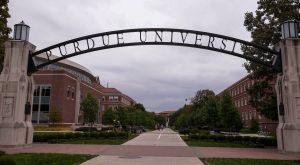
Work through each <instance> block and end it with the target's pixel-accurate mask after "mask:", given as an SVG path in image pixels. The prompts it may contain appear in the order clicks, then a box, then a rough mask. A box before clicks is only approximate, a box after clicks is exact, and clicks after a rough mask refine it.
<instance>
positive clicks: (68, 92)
mask: <svg viewBox="0 0 300 165" xmlns="http://www.w3.org/2000/svg"><path fill="white" fill-rule="evenodd" d="M70 88H71V87H68V89H67V97H70V94H71V91H70V90H71V89H70Z"/></svg>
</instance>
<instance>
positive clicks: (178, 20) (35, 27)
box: [8, 0, 257, 112]
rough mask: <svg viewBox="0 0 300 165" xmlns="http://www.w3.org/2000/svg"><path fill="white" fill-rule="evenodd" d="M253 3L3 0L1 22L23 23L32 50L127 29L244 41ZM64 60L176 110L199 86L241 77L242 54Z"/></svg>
mask: <svg viewBox="0 0 300 165" xmlns="http://www.w3.org/2000/svg"><path fill="white" fill-rule="evenodd" d="M256 8H257V4H256V1H255V0H243V1H241V0H230V1H228V0H63V1H62V0H10V2H9V9H10V14H11V18H10V19H9V20H8V25H9V26H10V27H13V25H14V24H16V23H19V22H21V21H22V20H23V21H24V22H25V23H26V24H28V25H29V26H30V27H31V29H30V38H29V41H30V42H31V43H32V44H34V45H36V46H37V50H39V49H42V48H45V47H48V46H51V45H53V44H56V43H59V42H63V41H66V40H69V39H73V38H77V37H81V36H85V35H90V34H94V33H100V32H106V31H112V30H121V29H131V28H179V29H190V30H197V31H205V32H211V33H217V34H222V35H226V36H231V37H235V38H239V39H243V40H246V41H251V36H250V33H249V32H247V31H246V29H245V27H244V26H243V22H244V14H245V13H246V12H254V11H255V9H256ZM69 60H72V61H74V62H77V63H79V64H80V65H83V66H84V67H86V68H88V69H89V70H90V71H91V72H92V73H93V74H94V75H95V76H99V77H100V81H101V84H103V85H104V86H106V85H107V84H108V86H109V87H115V88H117V89H118V90H120V91H121V92H123V93H125V94H126V95H128V96H130V97H131V98H133V99H134V100H135V101H137V102H140V103H142V104H144V106H145V108H146V110H148V111H155V112H160V111H166V110H177V109H179V108H180V107H182V106H183V105H184V104H185V103H188V102H189V101H187V102H186V101H185V100H186V99H188V100H189V99H190V98H191V97H193V96H194V95H195V93H196V91H197V90H200V89H211V90H213V91H214V92H215V93H216V94H218V93H219V92H221V91H222V90H224V89H226V88H227V87H228V86H230V85H231V84H233V83H234V82H236V81H238V80H239V79H241V78H242V77H244V76H246V75H247V72H246V70H245V69H244V68H243V66H242V65H243V63H244V62H245V60H244V59H241V58H238V57H235V56H231V55H227V54H222V53H218V52H213V51H208V50H203V49H195V48H187V47H174V46H134V47H122V48H115V49H107V50H101V51H96V52H92V53H88V54H83V55H79V56H76V57H73V58H70V59H69Z"/></svg>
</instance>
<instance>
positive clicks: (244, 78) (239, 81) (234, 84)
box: [217, 75, 249, 95]
mask: <svg viewBox="0 0 300 165" xmlns="http://www.w3.org/2000/svg"><path fill="white" fill-rule="evenodd" d="M248 78H249V75H246V76H244V77H243V78H241V79H240V80H238V81H236V82H235V83H233V84H232V85H230V86H229V87H227V88H226V89H224V90H223V91H222V92H220V93H219V94H217V95H221V94H222V93H224V92H225V91H226V90H228V89H231V88H233V87H235V86H236V85H237V84H239V83H241V82H243V81H245V80H246V79H248Z"/></svg>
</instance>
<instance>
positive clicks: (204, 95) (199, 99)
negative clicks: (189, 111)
mask: <svg viewBox="0 0 300 165" xmlns="http://www.w3.org/2000/svg"><path fill="white" fill-rule="evenodd" d="M211 96H215V93H214V92H213V91H211V90H209V89H205V90H198V91H197V92H196V95H195V96H194V97H193V98H192V100H191V102H192V104H193V105H194V106H195V107H201V106H203V105H204V104H205V102H206V101H207V99H208V98H209V97H211Z"/></svg>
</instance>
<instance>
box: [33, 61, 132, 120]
mask: <svg viewBox="0 0 300 165" xmlns="http://www.w3.org/2000/svg"><path fill="white" fill-rule="evenodd" d="M36 60H37V61H39V60H45V59H44V58H41V57H38V58H37V59H36ZM65 61H67V60H64V61H63V63H60V62H58V63H56V64H55V66H54V65H53V64H52V66H49V67H45V68H43V69H41V70H39V71H38V72H36V73H34V74H33V79H34V82H35V87H38V86H47V87H50V88H51V92H50V103H49V104H50V107H49V108H46V110H45V108H44V109H43V108H41V107H42V106H39V108H38V112H39V113H40V112H41V111H46V112H47V109H48V113H49V111H50V110H51V109H52V108H53V107H57V108H58V109H59V110H60V111H61V115H62V118H63V121H62V123H65V124H78V123H84V121H83V115H82V112H81V111H80V102H81V100H82V99H83V98H84V97H85V96H86V95H87V93H91V94H93V95H94V96H95V97H96V98H97V100H98V101H99V107H100V109H99V113H98V115H97V123H99V124H100V123H102V115H103V112H104V111H105V110H106V109H108V108H110V107H112V108H116V107H118V106H131V105H134V104H135V101H134V100H133V99H131V98H130V97H129V96H127V95H125V94H123V93H122V92H120V91H119V90H117V89H115V88H106V87H103V86H102V85H101V84H100V81H99V78H97V77H94V76H93V75H92V74H91V73H90V72H88V70H87V69H86V68H83V67H82V66H79V65H78V64H76V63H75V64H74V63H73V62H70V61H67V63H66V62H65ZM39 97H42V96H39ZM36 100H38V99H36ZM39 100H43V99H39ZM36 102H37V101H36ZM36 104H37V103H36ZM39 104H41V101H40V103H39ZM36 109H37V108H36ZM34 123H41V122H34ZM44 123H45V122H44Z"/></svg>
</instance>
